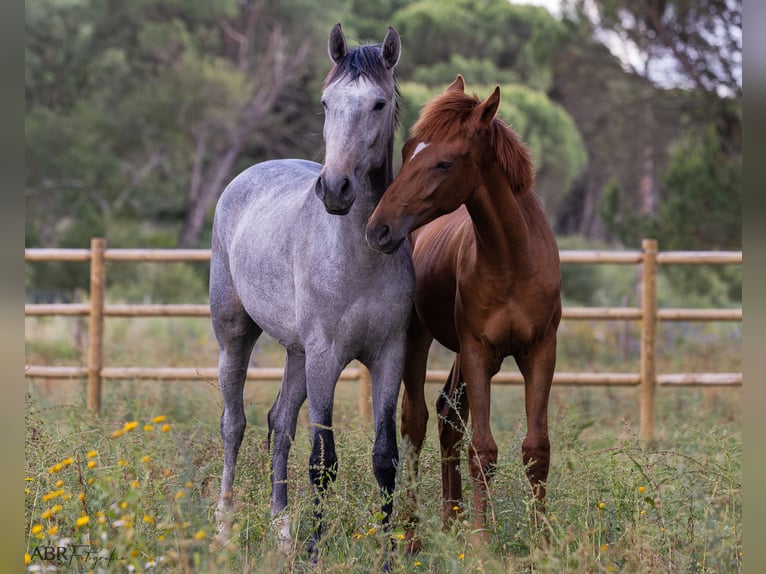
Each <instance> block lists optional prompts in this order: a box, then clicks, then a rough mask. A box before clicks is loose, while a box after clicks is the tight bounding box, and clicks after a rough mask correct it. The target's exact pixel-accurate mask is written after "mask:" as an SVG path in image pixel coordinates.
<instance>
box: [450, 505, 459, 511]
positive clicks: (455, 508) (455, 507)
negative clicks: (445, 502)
mask: <svg viewBox="0 0 766 574" xmlns="http://www.w3.org/2000/svg"><path fill="white" fill-rule="evenodd" d="M452 510H454V511H455V512H457V511H458V510H460V507H459V506H458V505H457V504H456V505H455V506H453V507H452Z"/></svg>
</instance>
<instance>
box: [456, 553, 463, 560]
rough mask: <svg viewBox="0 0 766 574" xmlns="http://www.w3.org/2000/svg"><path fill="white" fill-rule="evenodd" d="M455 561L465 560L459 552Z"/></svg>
mask: <svg viewBox="0 0 766 574" xmlns="http://www.w3.org/2000/svg"><path fill="white" fill-rule="evenodd" d="M457 559H458V560H465V554H463V553H462V552H461V553H460V554H458V555H457Z"/></svg>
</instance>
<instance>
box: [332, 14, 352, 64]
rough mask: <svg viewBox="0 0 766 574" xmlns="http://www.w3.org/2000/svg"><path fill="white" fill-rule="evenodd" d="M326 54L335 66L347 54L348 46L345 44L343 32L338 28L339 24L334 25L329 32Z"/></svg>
mask: <svg viewBox="0 0 766 574" xmlns="http://www.w3.org/2000/svg"><path fill="white" fill-rule="evenodd" d="M327 53H328V54H330V59H331V60H332V61H333V62H335V63H336V64H337V63H338V62H340V61H341V60H342V59H343V57H344V56H345V55H346V54H348V44H346V37H345V36H344V35H343V30H341V28H340V22H338V23H337V24H335V26H333V27H332V30H330V37H329V39H328V40H327Z"/></svg>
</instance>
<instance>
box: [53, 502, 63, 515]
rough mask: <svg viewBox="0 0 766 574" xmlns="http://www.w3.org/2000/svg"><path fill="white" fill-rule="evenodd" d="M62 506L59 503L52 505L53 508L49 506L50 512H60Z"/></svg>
mask: <svg viewBox="0 0 766 574" xmlns="http://www.w3.org/2000/svg"><path fill="white" fill-rule="evenodd" d="M62 508H64V507H63V506H61V505H60V504H56V505H54V506H53V508H51V512H52V513H53V514H56V513H57V512H61V509H62Z"/></svg>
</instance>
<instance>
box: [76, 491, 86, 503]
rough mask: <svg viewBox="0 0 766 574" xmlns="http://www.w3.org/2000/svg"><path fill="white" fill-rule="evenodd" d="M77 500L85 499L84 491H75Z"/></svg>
mask: <svg viewBox="0 0 766 574" xmlns="http://www.w3.org/2000/svg"><path fill="white" fill-rule="evenodd" d="M77 500H79V501H80V502H83V501H84V500H85V493H84V492H78V493H77Z"/></svg>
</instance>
